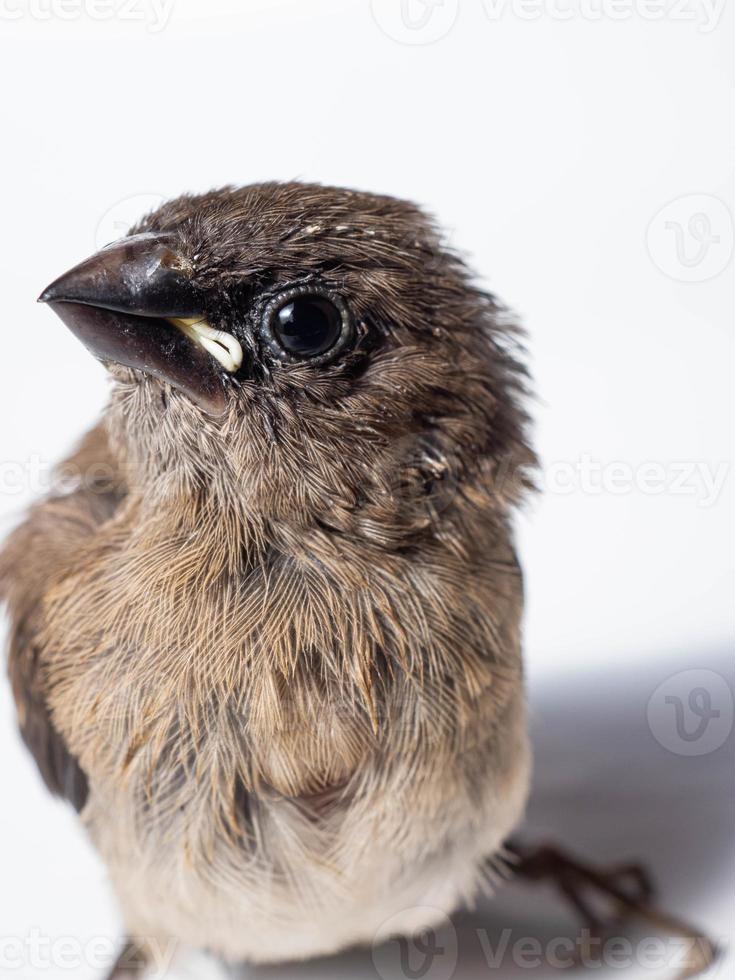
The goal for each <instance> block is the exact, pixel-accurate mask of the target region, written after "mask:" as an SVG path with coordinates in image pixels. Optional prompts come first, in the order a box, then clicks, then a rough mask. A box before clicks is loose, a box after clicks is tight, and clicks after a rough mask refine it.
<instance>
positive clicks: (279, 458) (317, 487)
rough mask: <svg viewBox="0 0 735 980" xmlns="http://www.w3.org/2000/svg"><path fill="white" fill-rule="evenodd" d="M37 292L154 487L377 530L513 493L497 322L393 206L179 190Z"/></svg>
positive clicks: (437, 240) (417, 213)
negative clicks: (110, 389) (97, 367)
mask: <svg viewBox="0 0 735 980" xmlns="http://www.w3.org/2000/svg"><path fill="white" fill-rule="evenodd" d="M41 300H42V301H44V302H47V303H49V304H50V305H51V306H52V307H53V309H54V310H55V312H56V313H57V314H58V315H59V316H60V317H61V319H62V320H63V321H64V322H65V323H66V324H67V326H69V327H70V329H71V330H72V331H73V332H74V333H75V334H76V335H77V337H78V338H79V339H80V340H81V341H82V342H83V343H84V344H85V345H86V346H87V347H88V348H89V350H90V351H91V352H92V353H93V354H94V355H95V356H96V357H98V358H99V359H100V360H101V361H102V362H103V363H104V364H106V365H107V367H108V369H109V370H110V373H111V374H112V376H113V378H114V379H115V381H116V385H115V391H114V394H113V399H112V403H111V408H110V413H109V424H110V429H111V432H112V433H113V438H114V439H115V440H116V441H117V444H118V446H119V447H120V448H121V452H123V453H124V455H125V458H126V461H127V465H128V469H129V471H130V472H132V473H133V474H134V478H135V479H138V480H140V481H142V484H143V486H144V491H146V492H149V493H150V492H153V491H152V487H153V486H155V487H156V488H157V489H156V492H159V493H178V494H181V493H187V494H191V495H194V496H199V497H203V496H211V497H215V498H216V499H217V500H218V502H219V503H220V504H222V503H229V504H233V502H234V501H237V506H242V507H243V508H244V509H245V510H246V511H247V512H248V513H250V514H253V513H257V514H258V515H259V516H260V518H261V519H262V520H264V521H268V522H278V521H286V520H288V521H289V522H291V526H294V525H296V526H299V525H301V526H303V525H306V524H310V525H313V524H315V523H318V524H319V525H320V526H326V527H331V528H334V529H337V530H340V531H346V530H352V531H353V532H356V533H360V534H362V535H364V536H367V537H372V538H373V539H375V540H377V541H384V542H385V544H387V545H388V544H391V543H399V542H400V541H402V540H404V539H405V537H406V535H408V534H411V533H414V532H416V531H420V530H421V529H422V528H425V527H426V526H427V525H428V524H429V523H431V520H432V514H433V515H434V516H435V514H436V512H437V510H438V509H441V510H445V511H446V510H448V509H450V508H451V507H452V505H453V501H454V499H455V498H456V497H457V496H460V497H462V498H463V499H464V500H465V501H471V499H472V497H473V494H474V495H475V498H476V499H477V500H479V499H480V496H482V498H483V501H485V502H487V501H495V503H496V504H497V509H498V511H502V510H504V509H506V507H507V504H508V503H509V502H512V500H513V499H514V497H515V496H516V495H517V492H518V490H519V482H518V480H516V479H514V477H516V476H517V475H518V472H519V470H521V469H523V468H524V467H526V466H527V465H528V464H530V463H531V462H532V454H531V452H530V450H529V449H528V447H527V442H526V438H525V432H524V429H525V421H526V420H525V415H524V413H523V410H522V408H521V406H520V400H521V398H522V391H523V371H522V368H521V366H520V365H519V363H518V360H517V357H516V354H515V353H514V351H515V339H514V337H515V334H514V331H513V328H512V327H511V326H510V325H509V321H508V317H507V315H506V314H505V312H504V310H503V309H502V307H500V306H499V304H497V303H496V301H495V300H494V299H493V298H492V297H491V296H489V295H487V294H486V293H484V292H482V291H481V290H480V289H478V288H477V287H476V286H475V284H474V282H473V280H472V277H471V275H470V274H469V272H468V271H467V268H466V267H465V265H464V263H463V262H462V261H461V260H460V259H459V258H458V257H457V256H456V255H455V254H454V253H453V252H452V251H451V250H450V249H448V248H447V247H446V246H445V245H444V243H443V242H442V239H441V237H440V235H439V234H438V233H437V230H436V228H435V226H434V224H433V223H432V221H431V220H430V219H428V218H427V217H426V216H425V215H424V213H423V212H422V211H421V210H419V209H418V208H417V207H415V206H414V205H411V204H408V203H405V202H402V201H398V200H394V199H392V198H388V197H381V196H377V195H373V194H367V193H358V192H355V191H348V190H339V189H333V188H326V187H321V186H314V185H306V184H299V183H290V184H277V183H269V184H260V185H254V186H251V187H245V188H242V189H232V188H224V189H222V190H218V191H214V192H212V193H209V194H204V195H201V196H184V197H180V198H178V199H176V200H173V201H171V202H169V203H167V204H165V205H163V206H162V207H161V208H160V209H159V210H158V211H156V212H155V213H153V214H151V215H150V216H148V217H147V218H145V219H144V220H143V221H142V222H140V224H139V225H138V226H137V227H136V228H135V229H133V230H132V231H131V233H130V234H129V235H128V236H127V237H126V238H123V239H122V240H121V241H119V242H115V243H113V244H112V245H109V246H108V247H107V248H104V249H103V250H102V251H100V252H99V253H97V254H96V255H94V256H92V257H91V258H90V259H87V260H86V261H84V262H82V263H81V264H80V265H78V266H76V267H75V268H74V269H72V270H71V271H70V272H68V273H66V274H65V275H63V276H62V277H61V278H59V279H57V280H56V281H55V282H54V283H53V284H52V285H51V286H49V287H48V288H47V289H46V290H45V292H44V293H43V295H42V296H41ZM503 472H505V475H506V477H508V478H507V479H502V474H503ZM499 477H500V478H501V484H502V485H499V484H498V483H497V482H495V483H494V484H493V486H492V489H491V490H487V488H488V487H489V486H490V484H491V482H492V481H493V480H495V481H497V480H498V478H499ZM521 482H522V481H521ZM483 488H484V490H486V491H487V492H486V493H484V495H483V494H482V492H481V491H482V490H483ZM478 495H479V496H478Z"/></svg>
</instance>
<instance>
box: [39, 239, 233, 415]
mask: <svg viewBox="0 0 735 980" xmlns="http://www.w3.org/2000/svg"><path fill="white" fill-rule="evenodd" d="M39 302H41V303H49V304H50V306H51V308H52V309H53V310H54V312H55V313H57V314H58V316H59V317H60V318H61V319H62V320H63V322H64V323H65V324H66V325H67V327H69V329H70V330H71V331H72V333H74V334H75V335H76V336H77V337H78V338H79V339H80V340H81V341H82V343H83V344H84V345H85V347H87V348H88V350H90V351H91V352H92V353H93V354H94V355H95V357H98V358H99V359H100V360H101V361H113V362H115V363H117V364H123V365H125V366H127V367H131V368H135V369H136V370H139V371H143V372H145V373H146V374H150V375H153V376H154V377H157V378H161V379H163V380H164V381H167V382H168V383H169V384H171V385H173V386H174V387H175V388H178V389H179V390H180V391H183V392H184V393H185V394H187V395H188V396H189V397H190V398H192V399H193V400H194V401H195V402H196V403H197V404H198V405H199V406H200V407H201V408H203V409H204V410H205V411H207V412H209V413H212V414H220V413H221V412H223V411H224V409H225V406H226V404H227V391H226V385H227V380H226V379H227V376H228V374H232V373H234V372H235V371H236V370H237V369H238V368H239V367H240V364H241V363H242V348H241V347H240V345H239V343H238V342H237V340H236V339H235V338H234V337H232V336H231V335H230V334H227V333H223V332H222V331H218V330H214V329H213V328H212V327H210V326H209V325H208V324H207V322H206V320H205V318H204V313H203V310H204V303H203V297H202V294H201V292H200V290H199V289H198V288H197V286H196V285H195V284H194V282H193V281H192V278H191V269H190V267H189V265H188V263H187V261H186V260H185V259H184V258H183V257H182V256H181V254H180V253H179V252H178V251H177V250H176V247H175V243H174V240H173V239H172V237H171V236H169V235H158V234H150V233H149V234H142V235H134V236H131V237H130V238H124V239H122V240H121V241H119V242H115V243H114V244H112V245H108V246H107V248H104V249H102V251H101V252H98V253H97V254H96V255H93V256H92V257H91V258H89V259H86V260H85V261H84V262H82V263H80V264H79V265H77V266H75V267H74V268H73V269H71V270H70V271H69V272H67V273H65V274H64V275H63V276H61V277H60V278H59V279H57V280H56V281H55V282H53V283H51V285H50V286H48V288H47V289H45V290H44V291H43V293H42V294H41V296H40V297H39Z"/></svg>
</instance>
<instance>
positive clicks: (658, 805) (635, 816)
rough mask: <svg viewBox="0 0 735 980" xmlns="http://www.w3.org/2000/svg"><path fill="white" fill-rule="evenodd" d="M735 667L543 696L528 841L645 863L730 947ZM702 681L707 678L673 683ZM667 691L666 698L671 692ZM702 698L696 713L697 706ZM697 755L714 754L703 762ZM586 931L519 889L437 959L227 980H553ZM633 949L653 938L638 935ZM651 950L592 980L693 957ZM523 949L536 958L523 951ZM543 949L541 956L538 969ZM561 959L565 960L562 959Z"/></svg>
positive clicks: (401, 958) (441, 948)
mask: <svg viewBox="0 0 735 980" xmlns="http://www.w3.org/2000/svg"><path fill="white" fill-rule="evenodd" d="M732 659H733V658H732V656H731V655H730V656H729V657H728V651H726V650H721V651H718V652H717V653H716V654H714V655H712V656H710V657H703V656H701V655H698V656H696V657H688V658H678V659H677V660H675V661H671V660H669V661H664V662H663V663H661V662H659V663H657V664H654V665H653V666H650V665H643V666H641V667H639V668H636V667H635V666H634V665H631V664H630V663H624V664H619V665H616V664H611V665H610V668H609V670H607V671H606V672H603V673H600V672H594V673H593V672H590V673H589V674H587V675H584V676H580V677H577V678H574V679H573V680H570V679H569V677H565V678H564V680H563V682H562V681H558V680H544V681H543V682H541V683H539V684H538V685H532V687H531V704H532V715H533V732H534V742H535V754H536V778H535V786H534V793H533V798H532V803H531V806H530V809H529V814H528V819H527V822H526V825H525V827H524V829H523V835H524V836H525V838H526V839H527V840H530V841H538V842H545V841H549V840H551V841H554V842H558V843H562V844H564V845H565V846H566V847H568V848H570V849H572V850H573V851H575V852H577V853H579V854H580V855H581V856H583V857H584V858H587V859H589V860H592V861H594V862H600V863H603V864H604V863H611V864H619V863H620V862H626V861H628V860H634V861H639V860H640V861H643V862H645V864H646V865H647V866H648V868H649V869H650V870H651V872H652V873H653V875H654V877H655V880H656V883H657V885H658V888H659V896H660V897H659V904H660V905H661V906H663V907H665V908H666V910H667V911H669V912H671V913H673V914H676V915H677V916H679V917H681V918H685V919H687V920H690V921H692V923H693V924H694V925H697V926H699V927H701V928H702V929H703V930H705V931H706V932H708V933H709V934H710V935H711V936H713V937H714V938H715V939H716V940H718V941H719V942H721V943H722V944H724V945H725V947H727V946H728V943H729V940H730V938H731V937H732V935H733V931H734V930H733V926H732V922H733V919H734V918H735V887H733V886H734V885H735V819H734V818H735V735H733V732H732V727H733V712H732V694H731V692H732V691H733V690H734V689H735V667H734V665H733V662H732ZM692 667H694V668H695V669H696V671H697V675H693V674H692V675H687V676H685V677H683V680H681V679H679V680H674V681H673V682H672V681H671V678H672V677H673V678H679V675H681V673H682V672H683V671H690V670H691V669H692ZM709 672H714V674H715V675H716V677H719V678H721V679H722V680H724V687H723V686H722V685H719V686H715V689H714V691H713V699H712V700H707V699H706V698H705V700H704V701H703V700H702V695H701V691H702V689H704V690H705V693H706V691H707V688H706V686H705V687H704V688H702V687H701V685H700V686H699V687H697V686H696V684H697V680H698V678H699V680H700V681H702V679H703V682H704V684H705V685H707V684H709V685H710V686H711V684H712V675H711V673H709ZM664 682H668V684H667V686H666V687H664V688H660V685H661V684H662V683H664ZM677 684H678V687H677ZM692 684H694V685H695V686H694V687H692ZM672 685H673V686H672ZM682 685H683V687H682ZM687 685H688V686H687ZM659 689H660V690H659ZM657 691H659V693H658V694H656V692H657ZM672 691H673V692H674V693H673V694H672V693H670V692H672ZM692 693H693V694H695V695H696V696H695V698H694V700H693V701H692V705H693V709H692V707H691V705H690V704H689V701H688V695H689V694H692ZM652 697H653V699H654V700H653V702H652V708H651V712H653V713H650V712H649V702H651V699H652ZM667 697H668V698H669V700H668V701H667V700H666V698H667ZM677 697H679V698H680V702H681V704H682V706H683V709H684V713H683V715H682V714H681V710H682V709H681V708H680V709H677V702H676V698H677ZM728 697H729V700H728ZM718 699H719V700H718ZM669 709H670V710H669ZM677 710H679V713H680V716H679V718H678V726H679V727H677ZM697 712H701V717H700V715H698V714H697ZM710 716H711V717H710ZM649 717H650V718H651V722H649ZM710 723H711V724H712V725H715V726H717V725H719V726H720V729H719V732H715V736H714V741H712V738H713V736H712V734H711V732H708V731H707V729H708V727H709V724H710ZM682 726H683V727H682ZM652 729H654V730H652ZM697 733H699V734H698V737H697V738H695V737H694V736H695V735H697ZM708 737H709V738H710V743H711V744H714V745H716V744H717V743H719V742H721V743H722V744H720V745H719V747H717V748H716V749H714V750H711V746H710V750H708V751H704V749H705V748H707V747H708V746H707V743H706V742H705V741H704V740H705V739H706V738H708ZM662 743H663V744H662ZM700 751H701V752H703V754H700V755H694V754H692V753H694V752H700ZM682 753H688V754H682ZM576 931H577V930H576V923H575V921H574V919H573V917H572V916H571V915H570V913H569V911H568V909H566V908H565V907H564V906H563V905H562V904H561V903H560V902H559V901H558V900H557V898H556V895H555V892H554V891H552V890H551V889H549V888H547V887H545V886H538V887H527V886H520V885H518V884H514V885H512V886H508V887H505V888H503V889H502V891H501V892H500V893H499V894H498V895H497V896H496V897H495V899H494V900H492V901H489V902H487V903H485V904H483V906H482V907H480V908H478V909H477V910H475V911H473V912H471V913H469V912H468V913H463V914H460V915H459V916H457V917H456V919H455V923H454V926H453V927H449V928H448V929H446V930H444V931H443V932H439V933H438V935H437V936H436V943H437V951H436V953H435V955H434V956H431V955H429V956H428V957H427V956H425V955H422V954H421V953H420V952H419V951H417V950H416V949H415V948H411V949H409V948H407V947H405V946H404V948H403V950H402V949H401V946H400V944H399V943H398V942H392V943H388V944H386V945H385V946H382V947H379V948H378V949H377V950H373V951H371V950H355V951H350V952H348V953H345V954H343V955H340V956H336V957H332V958H328V959H321V960H318V961H313V962H310V963H305V964H287V965H284V966H278V967H276V966H273V967H258V968H253V967H242V968H238V969H233V970H232V972H231V974H230V975H231V976H232V977H236V978H238V980H317V978H319V980H328V978H332V977H333V978H335V980H337V978H340V980H344V978H354V980H376V978H377V980H417V978H418V980H449V978H450V977H454V978H455V980H475V978H478V977H488V976H495V977H503V978H505V977H508V978H516V977H527V976H529V975H531V976H534V977H538V978H542V980H547V978H551V977H558V976H559V975H560V973H561V972H568V971H563V970H560V969H559V967H558V966H556V967H555V966H554V965H553V962H552V964H551V965H550V963H549V958H548V956H546V955H545V951H546V950H547V948H548V944H549V943H550V942H553V941H554V940H556V939H562V938H563V937H567V938H570V937H573V936H574V935H575V934H576ZM630 938H631V939H637V940H640V939H641V938H642V936H641V934H640V932H638V934H637V935H635V934H634V935H631V937H630ZM649 939H650V940H651V942H650V943H649V944H648V945H647V946H645V947H643V946H638V947H634V950H635V951H634V952H633V953H632V956H630V957H628V958H629V959H630V965H629V966H623V964H624V963H625V962H626V954H627V950H626V949H625V948H624V946H614V945H611V946H610V947H609V948H606V952H605V957H604V958H601V956H600V955H599V954H595V956H593V960H592V963H593V964H594V963H598V964H599V963H600V962H601V959H602V965H598V966H597V967H596V968H594V972H595V973H596V975H597V976H604V977H607V976H617V977H620V976H626V977H628V976H630V977H634V976H641V977H642V976H646V977H651V976H662V977H674V976H676V975H677V973H678V967H677V963H678V962H679V961H680V960H681V957H682V956H684V954H685V952H686V951H685V949H684V948H683V946H682V944H681V943H679V942H677V941H666V942H665V943H664V941H663V939H662V938H661V937H658V939H654V937H649ZM526 940H530V941H531V945H523V946H520V947H519V946H517V945H516V944H517V943H519V942H521V943H523V942H524V941H526ZM535 943H540V944H541V948H542V951H544V952H543V953H542V956H541V958H540V961H539V960H538V958H537V957H536V955H535V952H536V951H537V949H538V947H536V946H535ZM503 950H504V951H505V952H504V955H501V954H502V953H503ZM455 951H456V952H455ZM555 952H556V953H557V954H558V955H559V956H560V958H561V959H566V958H567V951H566V949H565V948H558V949H556V950H555ZM496 957H497V958H496ZM406 967H407V968H406ZM592 969H593V967H590V968H588V969H586V970H584V971H583V972H592ZM731 970H732V962H731V960H730V958H729V957H728V955H727V953H726V955H725V957H724V961H722V962H720V963H719V964H718V966H717V967H716V968H715V969H714V970H713V971H712V972H711V974H710V975H711V976H714V975H715V974H717V975H718V976H723V977H725V976H728V975H729V974H730V971H731ZM189 975H190V976H191V975H192V974H189ZM197 975H199V976H202V975H203V974H201V973H199V974H197ZM177 976H178V974H177ZM181 976H182V977H183V976H184V974H183V973H182V974H181Z"/></svg>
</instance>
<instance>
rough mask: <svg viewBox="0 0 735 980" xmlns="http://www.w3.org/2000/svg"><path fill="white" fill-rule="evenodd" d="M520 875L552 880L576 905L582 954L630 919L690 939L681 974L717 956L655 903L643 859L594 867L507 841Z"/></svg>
mask: <svg viewBox="0 0 735 980" xmlns="http://www.w3.org/2000/svg"><path fill="white" fill-rule="evenodd" d="M508 854H509V861H510V864H511V867H512V869H513V871H514V872H515V874H516V876H518V877H523V878H526V879H528V880H530V881H550V882H553V883H554V884H555V885H556V886H557V888H558V889H559V891H560V892H561V893H562V895H564V897H565V898H566V899H567V901H568V902H569V903H570V904H571V905H572V907H573V908H574V909H575V910H576V911H577V913H578V915H579V916H580V918H581V920H582V923H583V930H582V934H581V936H580V941H579V944H578V959H579V960H584V959H585V953H586V954H587V956H588V957H590V956H591V953H592V948H593V946H597V947H598V948H599V945H600V943H601V942H602V943H604V941H605V940H606V939H609V938H610V936H611V935H612V932H613V930H614V929H616V928H617V927H618V926H619V925H620V924H621V923H622V922H624V921H626V920H628V921H629V920H635V919H638V920H639V921H642V922H646V923H648V924H649V925H652V926H654V927H655V928H656V929H657V930H658V931H660V932H663V933H667V934H669V935H673V936H681V937H682V938H683V939H688V940H692V944H691V952H690V955H689V962H688V963H687V965H686V967H685V968H684V969H683V971H682V973H681V974H680V977H679V980H688V978H691V977H696V976H700V975H701V974H702V973H704V972H705V971H706V970H707V969H709V967H710V966H712V964H713V963H714V962H715V961H716V959H717V958H718V955H719V951H718V949H717V947H716V945H715V944H714V943H713V942H712V941H711V940H709V939H708V938H707V937H706V936H704V935H702V934H701V932H700V931H699V930H697V929H694V928H692V927H691V926H689V925H687V924H686V923H683V922H680V921H678V920H677V919H675V918H673V917H671V916H669V915H667V914H665V913H663V912H661V911H660V910H659V909H658V908H657V907H656V906H655V905H654V904H653V902H654V898H655V888H654V886H653V882H652V880H651V878H650V876H649V874H648V872H647V871H646V869H645V868H643V867H642V866H640V865H637V864H630V865H620V866H616V867H611V868H595V867H593V866H590V865H586V864H583V863H582V862H580V861H579V860H577V859H575V858H574V857H572V856H571V855H569V854H567V853H565V852H564V851H562V850H560V849H559V848H557V847H554V846H553V845H552V846H544V847H538V848H526V847H524V846H522V845H517V844H511V845H509V846H508Z"/></svg>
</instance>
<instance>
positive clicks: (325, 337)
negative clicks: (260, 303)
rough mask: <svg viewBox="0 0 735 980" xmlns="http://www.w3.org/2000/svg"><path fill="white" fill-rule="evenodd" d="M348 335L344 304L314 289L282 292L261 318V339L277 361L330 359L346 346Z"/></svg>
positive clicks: (339, 299)
mask: <svg viewBox="0 0 735 980" xmlns="http://www.w3.org/2000/svg"><path fill="white" fill-rule="evenodd" d="M351 333H352V330H351V321H350V315H349V311H348V310H347V306H346V304H345V303H344V301H343V300H342V299H341V298H340V297H339V296H335V295H333V294H331V293H329V292H328V291H327V290H324V291H322V290H318V289H314V287H303V286H301V287H296V288H294V289H290V290H287V291H286V292H283V293H281V294H280V295H279V296H277V297H276V298H275V299H274V300H273V301H272V302H271V303H269V304H268V307H267V308H266V310H265V313H264V316H263V336H264V339H265V341H266V343H267V344H268V346H269V347H270V349H271V351H272V352H273V353H274V354H275V355H276V356H277V357H278V358H279V359H280V360H286V361H312V362H316V363H323V362H325V361H327V360H331V359H332V358H333V357H335V356H336V355H337V353H339V351H340V350H342V349H343V348H344V347H345V345H346V344H347V342H348V341H349V339H350V336H351Z"/></svg>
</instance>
